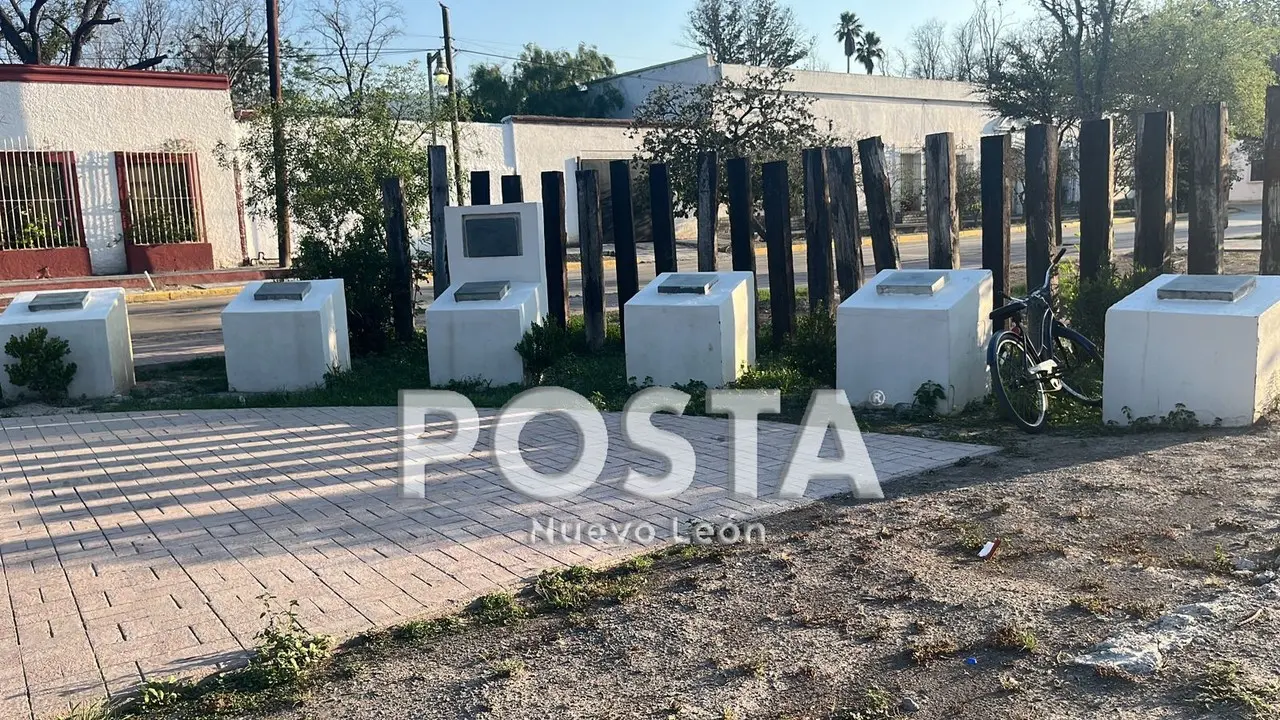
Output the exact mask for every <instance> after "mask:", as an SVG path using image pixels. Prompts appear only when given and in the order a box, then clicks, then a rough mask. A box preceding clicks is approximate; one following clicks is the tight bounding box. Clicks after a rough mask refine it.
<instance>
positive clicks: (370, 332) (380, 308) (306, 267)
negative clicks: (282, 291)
mask: <svg viewBox="0 0 1280 720" xmlns="http://www.w3.org/2000/svg"><path fill="white" fill-rule="evenodd" d="M293 271H294V275H295V276H297V277H298V278H300V279H303V280H325V279H329V278H342V280H343V284H344V285H345V287H346V292H347V329H348V331H349V332H350V333H351V352H352V353H353V354H355V355H367V354H370V353H378V352H382V351H383V350H386V349H387V347H388V346H389V345H390V343H391V261H390V259H389V257H388V255H387V246H386V241H385V238H384V236H383V231H382V229H381V228H380V227H378V226H377V225H373V224H371V223H365V224H364V225H362V226H360V227H358V228H356V229H354V230H351V231H349V232H346V233H342V234H334V235H320V234H308V235H304V236H303V237H302V239H301V241H300V242H299V243H298V256H297V258H296V259H295V260H294V265H293Z"/></svg>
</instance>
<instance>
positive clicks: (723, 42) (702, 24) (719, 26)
mask: <svg viewBox="0 0 1280 720" xmlns="http://www.w3.org/2000/svg"><path fill="white" fill-rule="evenodd" d="M685 35H686V37H687V38H688V40H689V42H690V43H691V44H692V45H693V46H694V47H696V48H698V49H700V50H702V51H704V52H707V53H709V54H710V55H711V56H712V57H713V58H715V60H716V61H717V62H722V63H731V64H737V65H754V66H760V67H791V66H792V65H795V64H796V63H798V62H800V61H801V60H803V59H805V57H807V56H808V55H809V52H810V48H811V46H812V38H811V37H809V36H808V34H807V33H805V31H804V29H803V28H802V27H801V26H800V23H799V21H798V20H796V16H795V12H794V11H793V10H792V9H791V8H789V7H785V6H783V5H780V4H779V3H778V0H697V2H696V3H695V4H694V6H693V9H692V10H690V11H689V24H688V25H687V26H686V28H685Z"/></svg>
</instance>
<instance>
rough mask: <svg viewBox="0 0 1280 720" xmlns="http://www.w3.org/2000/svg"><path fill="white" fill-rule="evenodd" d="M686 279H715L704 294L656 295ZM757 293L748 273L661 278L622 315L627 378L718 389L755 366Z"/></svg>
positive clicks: (629, 303) (694, 282)
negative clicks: (704, 385) (694, 383)
mask: <svg viewBox="0 0 1280 720" xmlns="http://www.w3.org/2000/svg"><path fill="white" fill-rule="evenodd" d="M673 278H676V279H677V280H683V279H688V280H690V283H689V284H688V285H689V287H690V288H692V287H693V286H694V285H698V284H701V283H702V282H704V281H705V280H707V279H710V278H714V279H715V284H714V285H711V286H710V288H709V289H707V291H706V294H696V293H687V292H684V293H667V292H659V288H661V287H662V286H663V283H666V282H668V281H672V282H675V281H674V280H673ZM755 299H756V288H755V278H754V276H753V275H752V273H749V272H720V273H662V274H661V275H659V276H658V277H656V278H654V280H653V281H652V282H650V283H649V284H648V285H646V286H645V287H644V289H643V290H641V291H640V292H639V293H636V295H635V296H634V297H632V298H631V299H630V300H628V301H627V305H626V308H625V310H624V312H623V320H624V330H625V332H624V335H625V337H626V351H627V376H628V377H630V378H634V379H635V381H636V382H637V383H640V384H643V383H645V382H646V381H648V380H652V381H653V383H654V384H655V385H684V384H687V383H688V382H690V381H691V380H692V381H698V382H702V383H706V385H707V387H712V388H716V387H723V386H725V385H728V384H729V383H731V382H733V381H734V380H737V379H738V377H739V376H741V375H742V372H743V371H744V370H745V369H746V368H747V367H749V366H751V365H754V364H755V361H756V313H755Z"/></svg>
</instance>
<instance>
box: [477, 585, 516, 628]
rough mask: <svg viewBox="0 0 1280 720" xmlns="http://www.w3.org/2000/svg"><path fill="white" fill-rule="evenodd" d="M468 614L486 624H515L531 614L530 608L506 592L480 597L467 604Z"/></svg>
mask: <svg viewBox="0 0 1280 720" xmlns="http://www.w3.org/2000/svg"><path fill="white" fill-rule="evenodd" d="M467 614H468V615H470V616H471V617H472V618H474V619H475V620H476V621H478V622H481V623H484V624H486V625H504V626H505V625H514V624H516V623H518V622H520V621H521V620H523V619H525V618H527V617H528V616H529V610H528V608H526V607H524V606H523V605H521V604H520V601H519V600H517V599H516V597H515V596H514V595H512V594H511V593H506V592H496V593H490V594H488V595H484V596H481V597H478V598H476V599H475V601H473V602H472V603H471V604H470V605H468V606H467Z"/></svg>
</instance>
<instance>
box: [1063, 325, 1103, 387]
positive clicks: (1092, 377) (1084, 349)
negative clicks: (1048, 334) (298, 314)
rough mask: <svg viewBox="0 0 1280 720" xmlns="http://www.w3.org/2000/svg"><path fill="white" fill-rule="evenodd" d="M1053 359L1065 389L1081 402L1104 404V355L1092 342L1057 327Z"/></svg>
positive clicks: (1070, 330) (1067, 328)
mask: <svg viewBox="0 0 1280 720" xmlns="http://www.w3.org/2000/svg"><path fill="white" fill-rule="evenodd" d="M1053 359H1054V360H1056V361H1057V363H1058V379H1059V380H1061V381H1062V389H1063V390H1066V391H1067V394H1068V395H1070V396H1071V397H1073V398H1075V399H1076V401H1077V402H1080V403H1083V404H1085V405H1090V406H1094V407H1096V406H1098V405H1101V404H1102V353H1100V352H1098V348H1097V347H1096V346H1095V345H1094V344H1093V343H1092V342H1089V339H1088V338H1086V337H1085V336H1083V335H1081V334H1080V333H1078V332H1076V331H1075V330H1072V329H1071V328H1069V327H1067V326H1065V325H1063V324H1061V323H1056V324H1055V325H1054V328H1053Z"/></svg>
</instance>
